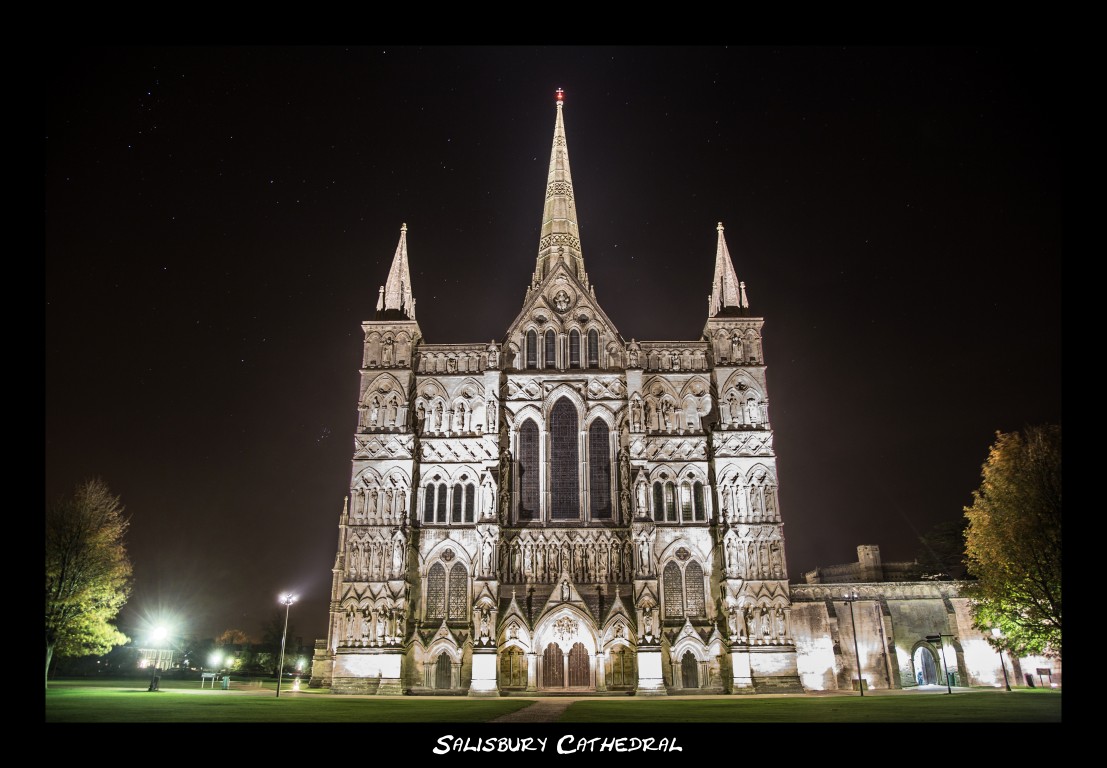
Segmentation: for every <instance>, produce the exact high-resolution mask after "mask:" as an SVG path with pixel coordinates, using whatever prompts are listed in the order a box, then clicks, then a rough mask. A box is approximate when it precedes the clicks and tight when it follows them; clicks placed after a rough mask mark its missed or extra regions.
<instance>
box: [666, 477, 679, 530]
mask: <svg viewBox="0 0 1107 768" xmlns="http://www.w3.org/2000/svg"><path fill="white" fill-rule="evenodd" d="M676 519H677V515H676V484H675V483H673V482H672V481H671V480H670V481H669V482H667V483H665V522H667V523H675V522H676Z"/></svg>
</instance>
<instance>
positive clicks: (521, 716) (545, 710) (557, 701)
mask: <svg viewBox="0 0 1107 768" xmlns="http://www.w3.org/2000/svg"><path fill="white" fill-rule="evenodd" d="M575 701H577V699H574V698H560V697H559V698H552V699H535V700H534V701H533V702H531V705H530V706H529V707H523V708H522V709H519V710H516V711H515V712H512V713H511V714H509V715H501V716H500V717H497V718H496V719H494V720H491V721H489V722H493V723H552V722H554V721H555V720H557V718H558V717H560V716H561V713H562V712H564V711H565V710H567V709H568V708H569V705H570V704H572V703H573V702H575Z"/></svg>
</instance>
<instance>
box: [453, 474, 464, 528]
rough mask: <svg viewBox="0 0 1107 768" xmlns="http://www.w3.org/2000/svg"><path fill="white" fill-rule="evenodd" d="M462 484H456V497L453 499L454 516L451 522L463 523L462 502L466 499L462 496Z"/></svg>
mask: <svg viewBox="0 0 1107 768" xmlns="http://www.w3.org/2000/svg"><path fill="white" fill-rule="evenodd" d="M462 493H463V492H462V490H461V483H455V484H454V497H453V514H452V515H451V516H450V522H453V523H460V522H461V502H462V501H463V499H464V497H463V495H462Z"/></svg>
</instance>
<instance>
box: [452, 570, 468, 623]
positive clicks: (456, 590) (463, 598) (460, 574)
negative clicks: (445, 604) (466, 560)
mask: <svg viewBox="0 0 1107 768" xmlns="http://www.w3.org/2000/svg"><path fill="white" fill-rule="evenodd" d="M449 594H450V621H454V620H455V619H466V618H468V616H469V572H468V571H466V570H465V566H464V565H462V564H461V563H454V567H453V568H451V569H450V592H449Z"/></svg>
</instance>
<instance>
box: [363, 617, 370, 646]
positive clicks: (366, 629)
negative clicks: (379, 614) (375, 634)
mask: <svg viewBox="0 0 1107 768" xmlns="http://www.w3.org/2000/svg"><path fill="white" fill-rule="evenodd" d="M368 643H369V609H368V608H366V609H365V610H364V611H363V612H362V614H361V644H362V645H368Z"/></svg>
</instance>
